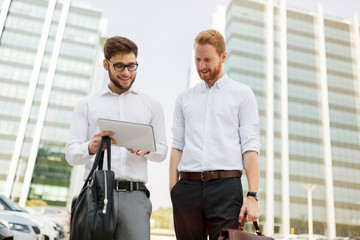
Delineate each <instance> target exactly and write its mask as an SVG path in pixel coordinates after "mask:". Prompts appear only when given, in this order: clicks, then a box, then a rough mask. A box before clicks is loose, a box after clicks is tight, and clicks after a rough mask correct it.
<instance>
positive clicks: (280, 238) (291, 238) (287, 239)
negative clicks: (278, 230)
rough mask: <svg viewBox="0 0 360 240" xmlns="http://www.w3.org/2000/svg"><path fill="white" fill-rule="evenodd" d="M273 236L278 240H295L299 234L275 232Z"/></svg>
mask: <svg viewBox="0 0 360 240" xmlns="http://www.w3.org/2000/svg"><path fill="white" fill-rule="evenodd" d="M271 237H272V238H274V239H276V240H295V239H297V235H294V234H288V235H282V234H274V235H271Z"/></svg>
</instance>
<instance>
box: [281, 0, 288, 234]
mask: <svg viewBox="0 0 360 240" xmlns="http://www.w3.org/2000/svg"><path fill="white" fill-rule="evenodd" d="M280 86H281V90H280V105H281V111H280V115H281V132H280V134H281V140H280V141H281V206H282V209H281V233H282V234H284V235H287V234H290V197H289V195H290V194H289V127H288V126H289V117H288V114H289V111H288V69H287V14H286V0H280Z"/></svg>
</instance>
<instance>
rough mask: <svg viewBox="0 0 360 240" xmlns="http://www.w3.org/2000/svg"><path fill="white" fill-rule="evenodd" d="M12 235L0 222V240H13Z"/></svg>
mask: <svg viewBox="0 0 360 240" xmlns="http://www.w3.org/2000/svg"><path fill="white" fill-rule="evenodd" d="M13 239H14V235H13V234H12V232H11V231H10V229H9V228H8V227H7V226H6V225H5V224H4V223H2V222H1V221H0V240H13Z"/></svg>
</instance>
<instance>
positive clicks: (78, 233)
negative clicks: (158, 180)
mask: <svg viewBox="0 0 360 240" xmlns="http://www.w3.org/2000/svg"><path fill="white" fill-rule="evenodd" d="M105 143H106V151H107V165H108V170H103V169H102V168H103V161H104V151H102V149H103V147H104V144H105ZM114 182H115V174H114V172H113V171H111V143H110V138H109V137H103V138H102V139H101V142H100V144H99V148H98V150H97V152H96V157H95V160H94V164H93V167H92V169H91V171H90V173H89V175H88V177H87V179H86V181H85V183H84V186H83V188H82V189H81V192H80V194H79V195H78V196H77V197H74V199H73V201H72V205H71V228H70V240H112V239H113V238H114V235H115V228H116V225H115V216H114V210H113V209H114V201H113V189H114Z"/></svg>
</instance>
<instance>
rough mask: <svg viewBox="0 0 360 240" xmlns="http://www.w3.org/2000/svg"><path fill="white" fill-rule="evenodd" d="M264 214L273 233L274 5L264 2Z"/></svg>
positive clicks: (269, 231)
mask: <svg viewBox="0 0 360 240" xmlns="http://www.w3.org/2000/svg"><path fill="white" fill-rule="evenodd" d="M266 8H267V11H266V49H267V51H266V93H267V94H266V215H265V231H264V232H265V233H266V234H268V235H272V234H273V233H274V5H273V1H272V0H267V3H266Z"/></svg>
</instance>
